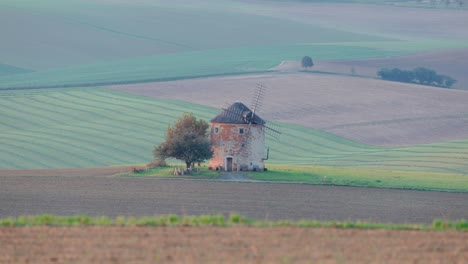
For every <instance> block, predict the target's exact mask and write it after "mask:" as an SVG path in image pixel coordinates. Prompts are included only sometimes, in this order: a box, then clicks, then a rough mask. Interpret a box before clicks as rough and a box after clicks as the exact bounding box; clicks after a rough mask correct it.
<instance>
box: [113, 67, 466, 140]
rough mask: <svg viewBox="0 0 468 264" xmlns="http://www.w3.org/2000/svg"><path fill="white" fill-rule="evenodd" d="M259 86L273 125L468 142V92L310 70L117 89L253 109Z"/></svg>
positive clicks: (353, 135) (365, 136)
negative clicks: (311, 72)
mask: <svg viewBox="0 0 468 264" xmlns="http://www.w3.org/2000/svg"><path fill="white" fill-rule="evenodd" d="M258 83H261V84H264V85H266V86H267V87H268V88H267V90H266V93H265V98H264V99H263V101H262V106H261V108H260V109H259V110H258V112H257V113H258V114H259V115H260V116H261V117H262V118H264V119H266V120H271V121H281V122H286V123H292V124H298V125H302V126H306V127H311V128H315V129H319V130H323V131H327V132H330V133H333V134H336V135H339V136H342V137H345V138H349V139H352V140H355V141H358V142H362V143H366V144H372V145H382V146H397V145H415V144H424V143H434V142H439V141H445V140H453V139H464V138H468V108H467V102H468V91H460V90H448V89H442V88H434V87H428V86H420V85H413V84H405V83H398V82H388V81H382V80H376V79H366V78H355V77H346V76H338V75H324V74H308V73H275V74H262V75H244V76H229V77H216V78H201V79H191V80H180V81H173V82H158V83H144V84H132V85H119V86H113V87H111V88H112V89H116V90H120V91H124V92H129V93H134V94H140V95H145V96H152V97H156V98H162V99H173V100H181V101H187V102H191V103H196V104H201V105H207V106H213V107H218V108H221V107H227V106H228V105H230V104H231V103H233V102H234V101H236V100H240V101H242V102H245V103H246V104H247V105H250V102H251V101H252V97H253V95H254V91H255V86H256V84H258Z"/></svg>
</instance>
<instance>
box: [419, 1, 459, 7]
mask: <svg viewBox="0 0 468 264" xmlns="http://www.w3.org/2000/svg"><path fill="white" fill-rule="evenodd" d="M417 1H418V2H419V3H421V2H424V0H417ZM430 3H431V4H432V5H436V4H440V5H445V6H452V5H455V6H458V7H460V8H462V7H463V6H464V5H465V0H430Z"/></svg>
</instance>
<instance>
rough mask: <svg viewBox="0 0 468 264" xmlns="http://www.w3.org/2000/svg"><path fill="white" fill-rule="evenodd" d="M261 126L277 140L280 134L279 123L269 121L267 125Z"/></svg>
mask: <svg viewBox="0 0 468 264" xmlns="http://www.w3.org/2000/svg"><path fill="white" fill-rule="evenodd" d="M263 127H264V128H265V134H267V135H269V136H271V137H273V138H275V139H276V140H279V138H280V136H281V134H282V133H281V126H280V125H278V124H275V123H271V122H269V125H264V126H263Z"/></svg>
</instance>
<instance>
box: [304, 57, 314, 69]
mask: <svg viewBox="0 0 468 264" xmlns="http://www.w3.org/2000/svg"><path fill="white" fill-rule="evenodd" d="M312 66H314V62H313V61H312V58H311V57H309V56H304V57H303V58H302V67H304V68H306V70H307V68H310V67H312Z"/></svg>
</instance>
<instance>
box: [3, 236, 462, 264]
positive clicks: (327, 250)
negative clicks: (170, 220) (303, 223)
mask: <svg viewBox="0 0 468 264" xmlns="http://www.w3.org/2000/svg"><path fill="white" fill-rule="evenodd" d="M0 244H1V245H2V247H1V254H0V263H53V262H55V263H467V262H468V232H435V231H395V230H393V231H390V230H357V229H332V228H292V227H276V228H252V227H231V228H222V227H203V228H193V227H21V228H0Z"/></svg>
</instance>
